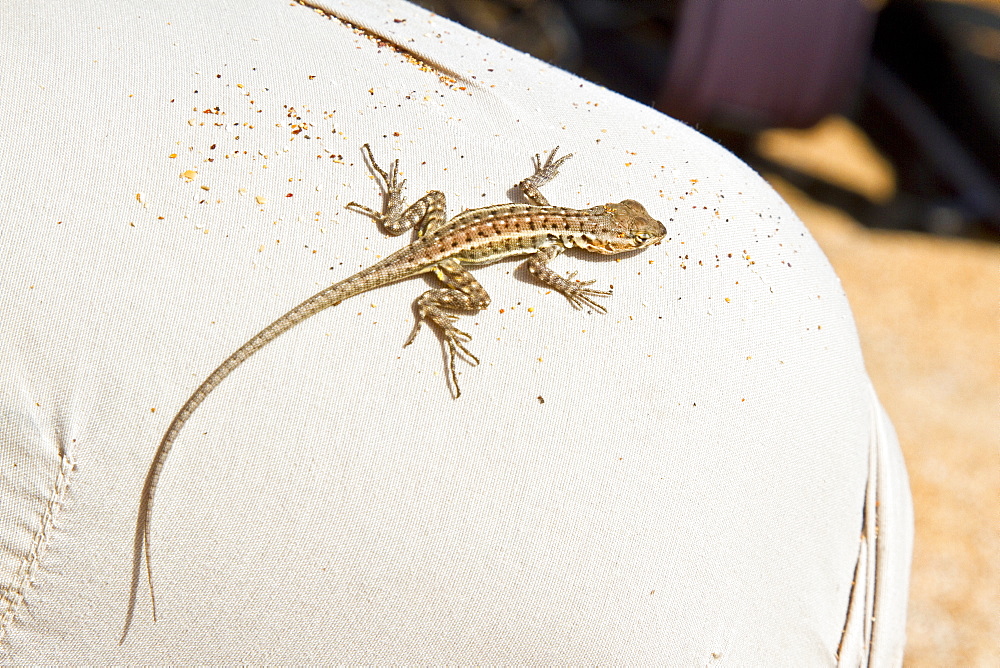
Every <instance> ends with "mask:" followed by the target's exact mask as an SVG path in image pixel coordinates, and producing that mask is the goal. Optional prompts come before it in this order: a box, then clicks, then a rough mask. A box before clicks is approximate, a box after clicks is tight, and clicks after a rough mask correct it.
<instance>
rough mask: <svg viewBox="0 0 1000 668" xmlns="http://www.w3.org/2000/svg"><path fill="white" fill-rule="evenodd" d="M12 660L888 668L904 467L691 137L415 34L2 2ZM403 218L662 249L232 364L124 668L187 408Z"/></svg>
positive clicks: (908, 538) (907, 528) (1, 397)
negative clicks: (152, 476)
mask: <svg viewBox="0 0 1000 668" xmlns="http://www.w3.org/2000/svg"><path fill="white" fill-rule="evenodd" d="M0 32H2V37H3V39H0V53H2V54H3V62H5V63H6V64H7V65H6V67H5V72H4V73H3V74H2V75H0V76H2V79H3V93H2V94H0V126H2V128H3V132H2V137H3V138H2V144H3V147H4V156H5V157H4V164H3V166H2V167H0V174H2V183H3V186H4V187H3V202H4V206H3V208H2V212H0V258H2V266H3V272H2V275H0V282H2V289H0V313H3V319H2V321H0V593H2V595H0V661H2V662H5V663H11V664H82V663H93V664H123V663H149V664H164V663H175V664H176V663H180V664H193V663H199V664H212V663H285V664H288V663H351V664H360V663H372V664H390V663H391V664H402V663H411V664H417V663H419V664H445V663H458V664H501V663H514V664H518V663H520V664H525V663H532V664H537V663H551V664H576V665H584V664H587V665H626V664H627V665H722V664H729V665H769V666H778V665H789V666H803V665H833V664H837V663H838V661H840V662H841V663H842V664H844V665H867V664H871V665H878V666H883V665H898V664H899V663H900V662H901V660H902V651H903V645H904V636H903V630H904V621H905V619H904V617H905V610H906V592H907V587H908V577H909V559H910V549H911V543H912V517H911V511H910V498H909V491H908V486H907V479H906V472H905V468H904V465H903V463H902V460H901V456H900V452H899V447H898V443H897V442H896V438H895V434H894V432H893V430H892V426H891V424H890V423H889V421H888V419H887V417H886V416H885V414H884V412H883V411H882V409H881V407H880V405H879V403H878V399H877V397H875V395H874V392H873V391H872V389H871V387H870V383H869V381H868V378H867V375H866V373H865V369H864V363H863V360H862V358H861V354H860V350H859V346H858V341H857V336H856V333H855V329H854V324H853V320H852V317H851V313H850V310H849V307H848V304H847V302H846V300H845V297H844V294H843V292H842V290H841V288H840V285H839V282H838V280H837V278H836V276H835V275H834V274H833V272H832V270H831V268H830V266H829V265H828V263H827V261H826V259H825V258H824V256H823V255H822V253H821V251H820V250H819V248H818V247H817V245H816V243H815V242H814V241H813V239H812V238H811V237H810V236H809V234H808V233H807V232H806V230H805V228H804V227H803V226H802V224H801V222H800V221H799V220H798V219H797V218H796V217H795V215H794V214H793V213H792V212H791V211H790V209H789V208H788V207H787V205H786V204H785V203H784V202H783V201H781V199H780V198H779V197H778V196H777V195H776V194H775V193H774V192H773V191H772V190H771V188H770V187H768V185H767V184H766V183H765V182H764V181H763V180H762V179H761V178H760V177H759V176H758V175H757V174H755V173H754V172H753V171H752V170H750V169H749V168H748V167H746V166H745V165H744V164H742V163H741V162H740V161H739V160H738V159H736V158H735V157H734V156H732V155H731V154H729V153H728V152H726V151H725V150H724V149H722V148H721V147H719V146H718V145H716V144H714V143H713V142H711V141H710V140H708V139H706V138H705V137H703V136H701V135H699V134H698V133H697V132H696V131H694V130H693V129H691V128H689V127H687V126H685V125H683V124H680V123H678V122H676V121H674V120H672V119H670V118H668V117H665V116H663V115H661V114H659V113H658V112H656V111H655V110H653V109H650V108H648V107H644V106H642V105H640V104H637V103H635V102H633V101H630V100H627V99H624V98H622V97H620V96H618V95H616V94H614V93H611V92H609V91H607V90H605V89H603V88H600V87H598V86H595V85H593V84H590V83H588V82H585V81H582V80H580V79H577V78H575V77H573V76H571V75H569V74H567V73H565V72H562V71H560V70H557V69H555V68H552V67H550V66H548V65H546V64H544V63H541V62H539V61H536V60H534V59H532V58H530V57H528V56H526V55H524V54H521V53H518V52H516V51H513V50H511V49H509V48H506V47H504V46H501V45H498V44H496V43H494V42H492V41H490V40H488V39H486V38H484V37H482V36H480V35H477V34H475V33H472V32H470V31H468V30H466V29H464V28H461V27H459V26H456V25H455V24H452V23H450V22H448V21H446V20H444V19H442V18H440V17H437V16H434V15H432V14H429V13H427V12H425V11H424V10H421V9H418V8H416V7H413V6H411V5H407V4H404V3H401V2H395V1H390V0H386V1H384V2H362V1H349V2H348V1H345V2H331V3H327V4H317V5H315V6H305V5H299V4H294V3H289V2H286V1H284V0H282V1H278V0H251V1H249V2H247V1H241V2H227V1H225V0H199V1H198V2H194V1H192V0H169V1H166V2H157V3H150V4H147V5H137V4H135V3H125V2H111V1H98V2H92V3H72V4H70V5H66V4H65V3H52V2H42V1H34V2H18V3H6V4H4V5H3V7H2V8H0ZM366 142H367V143H370V144H371V146H372V150H373V152H374V155H375V157H376V159H378V160H379V161H380V163H381V164H382V166H383V167H388V166H389V164H390V161H391V160H394V159H396V158H398V159H399V166H400V170H401V172H402V175H403V176H404V177H405V178H406V180H407V196H408V199H409V201H413V200H415V199H417V198H418V197H420V196H421V195H423V194H424V192H426V191H427V190H430V189H437V190H441V191H443V192H444V193H445V194H446V196H447V203H448V206H449V210H450V211H451V212H452V213H454V212H458V211H460V210H462V209H465V208H473V207H479V206H486V205H491V204H497V203H503V202H507V201H511V198H518V197H519V195H518V193H517V191H516V189H515V188H513V186H514V185H515V184H516V183H517V182H518V181H520V180H521V179H523V178H524V177H526V176H528V175H529V174H530V173H531V170H532V157H533V156H534V154H536V153H542V152H547V151H549V150H551V149H552V148H554V147H556V146H560V147H561V152H572V153H574V157H573V158H572V159H571V160H569V161H568V162H566V163H565V164H564V165H563V166H562V167H561V169H560V174H559V176H558V177H557V178H556V179H555V180H554V181H552V182H551V183H549V184H548V185H546V186H544V187H543V188H542V191H543V193H544V194H545V195H546V196H547V198H548V199H549V200H550V201H551V202H552V203H553V204H556V205H561V206H569V207H576V208H585V207H590V206H595V205H599V204H603V203H605V202H617V201H619V200H622V199H626V198H631V199H636V200H638V201H639V202H641V203H642V204H643V205H644V206H645V207H646V208H647V209H648V210H649V211H650V213H651V214H652V215H653V216H654V217H656V218H657V219H658V220H661V221H662V222H663V223H664V225H666V227H667V229H668V235H667V238H666V239H665V240H664V242H663V243H662V244H660V245H659V246H656V247H653V248H650V249H647V250H645V251H643V252H641V253H638V254H635V255H634V256H625V257H617V258H598V257H595V256H591V255H589V254H586V253H577V252H567V253H566V254H565V255H564V256H562V257H560V258H558V259H557V260H556V261H555V262H554V263H553V268H554V269H555V270H556V271H559V272H571V271H574V270H576V271H579V278H581V279H584V280H587V279H594V280H595V281H596V282H595V284H594V287H596V288H598V289H606V288H607V287H608V286H613V290H614V295H613V296H612V297H610V298H609V299H606V300H604V301H603V302H602V303H604V304H605V305H606V306H607V308H608V313H607V314H606V315H601V314H598V313H590V312H585V311H578V310H575V309H574V308H572V306H571V305H570V304H568V303H567V301H566V300H565V299H564V298H563V297H562V296H561V295H559V294H557V293H555V292H553V291H551V290H550V289H548V288H547V287H546V286H544V285H541V284H539V283H537V282H536V281H535V280H534V279H533V278H532V277H531V276H530V275H529V274H528V272H527V271H526V270H524V269H523V268H521V267H520V264H519V263H518V262H501V263H498V264H496V265H492V266H488V267H483V268H477V269H474V270H473V273H474V274H475V276H476V278H477V280H479V281H480V282H481V283H482V284H483V286H484V287H485V288H486V290H487V291H488V292H489V294H490V296H491V297H492V304H491V306H490V308H489V309H487V310H486V311H483V312H481V313H474V314H465V315H463V316H462V318H461V321H460V323H459V325H460V327H461V328H462V329H463V330H465V331H468V332H469V333H470V334H472V336H473V340H472V342H471V343H470V344H469V345H470V348H471V349H472V350H473V351H474V352H475V353H476V354H477V355H478V356H479V357H480V359H481V360H482V363H481V364H480V365H479V366H477V367H472V366H469V365H467V364H465V363H464V362H461V361H459V362H458V371H459V374H460V376H459V378H460V381H461V383H462V392H463V394H462V397H461V398H459V399H457V400H456V399H453V398H452V396H451V394H450V393H449V391H448V386H447V384H446V378H445V374H444V366H443V362H444V357H443V353H442V346H441V341H440V339H438V338H436V337H435V335H434V334H433V333H432V330H431V328H428V327H425V328H424V330H423V331H422V332H421V333H420V335H419V336H417V338H416V340H415V341H414V343H413V345H411V346H409V347H407V348H406V349H405V350H404V349H402V344H403V342H404V341H405V340H406V337H407V336H408V334H409V332H410V330H411V328H412V327H413V319H414V311H413V309H412V306H411V305H412V302H413V300H414V299H416V297H417V296H419V295H420V294H421V293H422V292H424V291H425V290H427V289H429V288H431V287H437V286H438V284H437V282H436V281H435V280H434V278H433V276H431V277H430V278H426V279H425V278H417V279H413V280H409V281H404V282H401V283H399V284H396V285H392V286H388V287H384V288H381V289H379V290H377V291H373V292H370V293H367V294H364V295H361V296H359V297H356V298H353V299H351V300H349V301H346V302H344V303H343V304H341V305H339V306H336V307H334V308H330V309H328V310H326V311H324V312H322V313H320V314H317V315H315V316H313V317H312V318H310V319H309V320H307V321H306V322H304V323H302V324H301V325H299V326H297V327H296V328H294V329H292V330H291V331H289V332H287V333H286V334H284V335H282V336H281V337H280V338H279V339H278V340H276V341H275V342H273V343H271V344H270V345H268V346H267V347H266V348H264V349H263V350H261V351H260V352H259V353H257V354H256V355H255V356H254V357H252V358H251V359H250V360H248V361H247V362H246V363H245V364H244V365H243V366H242V367H240V368H239V369H237V370H236V371H235V372H234V373H233V374H232V375H231V376H230V377H229V378H228V379H227V380H226V381H225V382H224V383H223V384H222V385H221V386H220V387H219V388H218V389H217V390H216V391H215V392H214V393H213V394H212V395H211V396H209V397H208V399H207V400H206V401H205V402H204V404H203V405H202V406H201V407H200V408H199V409H198V411H197V412H196V413H195V414H194V415H193V417H192V418H191V420H190V422H189V423H188V425H187V427H186V428H185V430H184V431H183V432H182V433H181V435H180V437H179V439H178V440H177V443H176V446H175V448H174V450H173V453H172V455H171V457H170V459H169V460H168V462H167V464H166V468H165V469H164V473H163V477H162V479H161V481H160V487H159V490H158V495H157V499H156V512H155V515H154V518H153V525H152V533H153V550H154V555H155V559H156V561H155V565H156V582H155V584H156V589H157V605H158V613H159V616H160V617H159V621H157V622H155V623H154V622H153V621H152V619H151V616H150V604H149V591H148V587H147V586H146V583H145V580H144V579H143V580H141V581H140V585H139V588H138V591H137V605H136V613H135V618H134V621H133V623H132V626H131V629H130V630H129V633H128V636H127V637H126V638H125V640H124V642H123V643H121V644H119V640H120V639H121V636H122V632H123V625H124V621H125V613H126V609H127V607H128V601H129V594H130V583H131V578H132V571H131V568H132V535H133V531H134V526H135V518H136V512H137V508H138V504H139V493H140V489H141V487H142V483H143V479H144V477H145V474H146V470H147V467H148V466H149V464H150V461H151V458H152V456H153V452H154V451H155V449H156V445H157V443H158V442H159V440H160V437H161V436H162V434H163V432H164V430H165V429H166V426H167V424H168V423H169V421H170V419H171V418H172V416H173V415H174V413H175V412H176V411H177V409H178V408H179V407H180V405H181V404H182V403H183V402H184V400H185V399H186V398H187V397H188V395H189V394H190V393H191V391H192V390H193V389H194V388H195V387H196V386H197V385H198V383H199V382H201V380H202V379H204V377H205V376H206V375H207V374H208V373H209V372H211V371H212V369H214V368H215V367H216V365H218V364H219V363H220V362H221V361H222V360H223V359H224V358H225V357H226V356H227V355H228V354H229V353H231V352H232V351H233V350H234V349H235V348H236V347H237V346H239V345H240V344H241V343H242V342H243V341H245V340H246V339H247V338H249V337H250V336H251V335H253V334H254V333H256V332H257V331H259V330H260V329H262V328H263V327H264V326H266V325H267V324H268V323H270V322H271V321H272V320H274V319H275V318H277V317H278V316H280V315H281V314H283V313H284V312H285V311H287V310H288V309H289V308H291V307H292V306H294V305H295V304H297V303H299V302H300V301H302V300H303V299H305V298H307V297H309V296H310V295H312V294H314V293H315V292H317V291H318V290H320V289H322V288H323V287H326V286H327V285H329V284H331V283H333V282H336V281H338V280H341V279H343V278H345V277H347V276H349V275H351V274H353V273H354V272H356V271H358V270H360V269H362V268H364V267H366V266H369V265H370V264H372V263H374V262H375V261H376V260H377V259H379V258H381V257H385V256H386V255H388V254H389V253H391V252H393V251H395V250H396V249H398V248H400V247H401V246H403V245H404V244H406V243H408V242H409V238H408V237H405V236H404V237H398V238H397V237H390V236H387V235H386V234H384V233H383V232H382V231H380V230H379V229H378V228H377V226H376V225H375V224H374V223H373V222H372V221H371V220H369V219H368V218H366V217H364V216H362V215H359V214H358V213H356V212H352V211H348V210H345V209H344V205H345V204H347V203H348V202H350V201H352V200H353V201H357V202H360V203H362V204H364V205H366V206H369V207H373V208H380V207H381V204H382V191H381V190H380V186H379V182H378V181H377V180H375V179H373V174H372V172H371V170H370V169H369V167H368V166H367V164H366V162H365V160H364V159H363V155H362V153H361V149H360V147H361V145H362V144H363V143H366Z"/></svg>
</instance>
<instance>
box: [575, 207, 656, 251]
mask: <svg viewBox="0 0 1000 668" xmlns="http://www.w3.org/2000/svg"><path fill="white" fill-rule="evenodd" d="M603 208H604V211H605V213H606V214H607V215H608V223H607V224H606V225H602V226H601V229H599V230H597V232H596V233H594V234H588V235H586V239H585V244H586V245H585V246H584V248H586V249H587V250H588V251H591V252H592V253H603V254H605V255H614V254H615V253H626V252H628V251H633V250H638V249H640V248H645V247H646V246H650V245H652V244H657V243H660V241H662V240H663V237H665V236H667V228H665V227H664V226H663V223H661V222H660V221H658V220H656V219H655V218H653V217H652V216H650V215H649V212H648V211H646V208H645V207H644V206H643V205H641V204H639V203H638V202H636V201H635V200H634V199H626V200H622V201H621V202H618V203H616V204H612V203H608V204H605V205H604V207H603Z"/></svg>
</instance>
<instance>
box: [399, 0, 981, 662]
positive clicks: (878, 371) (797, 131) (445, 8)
mask: <svg viewBox="0 0 1000 668" xmlns="http://www.w3.org/2000/svg"><path fill="white" fill-rule="evenodd" d="M417 4H419V5H422V6H424V7H426V8H427V9H430V10H431V11H433V12H435V13H438V14H440V15H442V16H446V17H448V18H451V19H453V20H455V21H457V22H459V23H462V24H464V25H466V26H468V27H469V28H472V29H473V30H476V31H478V32H480V33H483V34H485V35H488V36H490V37H492V38H494V39H496V40H498V41H501V42H504V43H507V44H509V45H510V46H513V47H514V48H517V49H519V50H521V51H526V52H528V53H531V54H533V55H535V56H536V57H538V58H540V59H542V60H545V61H547V62H550V63H552V64H554V65H556V66H558V67H561V68H563V69H566V70H569V71H571V72H574V73H576V74H578V75H580V76H582V77H584V78H586V79H589V80H591V81H594V82H597V83H599V84H601V85H603V86H606V87H607V88H610V89H612V90H615V91H618V92H619V93H622V94H623V95H626V96H628V97H631V98H633V99H635V100H637V101H639V102H642V103H644V104H648V105H650V106H653V107H655V108H657V109H659V110H661V111H663V112H664V113H667V114H669V115H671V116H674V117H676V118H679V119H681V120H683V121H685V122H687V123H689V124H691V125H692V126H694V127H696V128H697V129H698V130H700V131H701V132H703V133H705V134H707V135H709V136H710V137H712V138H714V139H716V140H717V141H718V142H720V143H722V144H723V145H725V146H726V147H728V148H729V149H730V150H732V151H733V152H734V153H736V154H737V155H739V156H740V157H741V158H742V159H743V160H745V161H746V162H747V163H749V164H750V165H751V166H753V167H754V168H756V169H757V170H758V171H760V172H761V173H762V174H763V175H764V176H765V177H766V178H767V179H768V180H769V181H770V182H771V184H772V185H773V186H774V187H775V188H776V189H777V190H778V192H779V193H781V195H782V196H783V197H784V198H785V199H786V200H787V201H788V203H789V204H790V205H791V206H792V207H793V208H794V209H795V210H796V212H797V213H798V215H799V217H800V218H801V219H802V220H803V221H804V222H805V224H806V225H807V226H808V227H809V229H810V231H811V232H812V234H813V236H814V237H816V239H817V240H818V242H819V243H820V245H821V246H822V247H823V250H824V251H825V252H826V254H827V256H828V257H829V258H830V261H831V263H832V264H833V266H834V268H835V269H836V270H837V273H838V274H839V276H840V278H841V280H842V281H843V285H844V289H845V291H846V292H847V296H848V298H849V299H850V302H851V305H852V308H853V310H854V315H855V319H856V320H857V324H858V330H859V334H860V337H861V345H862V348H863V349H864V354H865V360H866V364H867V366H868V371H869V374H870V375H871V377H872V381H873V382H874V384H875V387H876V389H877V390H878V392H879V396H880V397H881V399H882V402H883V403H884V404H885V407H886V410H887V411H888V412H889V415H890V416H891V417H892V419H893V422H894V424H895V426H896V430H897V432H898V434H899V440H900V443H901V445H902V448H903V453H904V455H905V457H906V461H907V467H908V469H909V474H910V483H911V486H912V490H913V497H914V511H915V521H916V538H915V545H914V555H913V573H912V580H911V591H910V606H909V617H908V623H907V629H908V644H907V654H906V665H907V666H912V667H923V666H1000V650H998V647H1000V447H998V446H1000V377H998V376H1000V318H998V315H1000V313H998V304H1000V301H998V298H1000V245H998V242H1000V0H976V1H971V0H961V1H958V0H948V1H945V0H933V1H931V0H896V1H889V2H885V1H882V2H879V1H877V0H869V1H867V2H866V1H863V0H755V1H754V2H746V1H745V0H687V1H685V0H417Z"/></svg>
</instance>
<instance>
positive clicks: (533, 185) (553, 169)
mask: <svg viewBox="0 0 1000 668" xmlns="http://www.w3.org/2000/svg"><path fill="white" fill-rule="evenodd" d="M558 150H559V147H558V146H556V147H555V148H554V149H552V152H551V153H549V156H548V157H547V158H546V159H545V162H544V163H543V162H542V156H540V155H539V154H537V153H536V154H535V173H534V174H532V175H531V176H529V177H528V178H526V179H524V180H523V181H521V182H520V183H518V184H517V187H518V188H520V189H521V192H522V193H524V196H525V197H527V198H528V201H529V202H531V203H532V204H534V205H536V206H550V205H549V200H547V199H545V195H543V194H542V193H541V191H540V190H539V188H541V187H542V186H544V185H545V184H546V183H548V182H549V181H551V180H552V179H554V178H555V177H556V176H558V175H559V167H560V166H561V165H562V164H563V163H564V162H566V161H567V160H569V159H570V158H572V157H573V154H572V153H567V154H566V155H564V156H563V157H561V158H559V159H558V160H557V159H556V151H558Z"/></svg>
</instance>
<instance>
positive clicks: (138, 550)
mask: <svg viewBox="0 0 1000 668" xmlns="http://www.w3.org/2000/svg"><path fill="white" fill-rule="evenodd" d="M409 250H410V249H409V248H408V247H407V248H403V249H401V251H398V252H397V253H394V254H393V255H390V256H389V257H387V258H385V259H383V260H382V261H380V262H378V263H376V264H374V265H372V266H371V267H369V268H368V269H365V270H363V271H361V272H359V273H357V274H355V275H354V276H351V277H350V278H347V279H345V280H343V281H340V282H339V283H335V284H334V285H331V286H329V287H328V288H325V289H323V290H322V291H320V292H318V293H316V294H315V295H313V296H312V297H310V298H309V299H307V300H305V301H304V302H302V303H301V304H299V305H298V306H296V307H295V308H293V309H292V310H290V311H288V312H287V313H285V314H284V315H283V316H281V317H280V318H278V319H277V320H275V321H274V322H272V323H271V324H270V325H268V326H267V327H265V328H264V329H262V330H261V331H259V332H257V333H256V334H254V335H253V336H252V337H251V338H250V339H249V340H248V341H247V342H246V343H244V344H243V345H242V346H240V347H239V348H237V349H236V351H235V352H234V353H233V354H231V355H230V356H229V357H227V358H226V360H225V361H224V362H223V363H222V364H220V365H219V366H218V367H216V369H215V370H214V371H213V372H212V373H210V374H209V375H208V377H207V378H206V379H205V380H204V381H202V383H201V385H199V386H198V389H196V390H195V391H194V392H193V393H192V394H191V396H190V397H188V400H187V401H185V402H184V405H183V406H181V409H180V410H179V411H177V415H175V416H174V419H173V420H171V422H170V426H169V427H167V431H166V433H164V434H163V438H162V439H160V445H159V446H158V447H157V448H156V454H155V455H154V456H153V463H152V464H151V465H150V467H149V471H148V472H147V473H146V481H145V483H143V486H142V498H141V501H140V502H139V513H138V517H137V518H136V524H135V538H134V542H133V558H132V585H131V593H130V596H129V604H128V612H127V613H126V617H125V628H124V630H123V631H122V635H121V639H120V640H119V644H121V643H123V642H125V637H126V636H127V635H128V630H129V627H130V626H131V624H132V617H133V615H134V613H135V604H136V597H137V591H138V587H139V573H140V572H141V566H142V559H143V557H145V559H146V579H147V581H148V583H149V597H150V600H151V601H152V608H153V621H156V595H155V593H154V592H153V566H152V563H151V560H150V524H151V521H152V517H153V498H154V496H155V493H156V485H157V483H158V482H159V480H160V474H161V473H162V471H163V466H164V464H165V463H166V461H167V456H168V455H169V454H170V450H171V448H173V445H174V441H176V440H177V435H178V434H180V432H181V429H183V428H184V425H185V423H187V421H188V419H189V418H190V417H191V415H192V414H193V413H194V412H195V410H196V409H197V408H198V406H199V405H201V402H202V401H204V400H205V398H206V397H207V396H208V395H209V394H211V393H212V390H214V389H215V388H216V387H218V386H219V384H220V383H221V382H222V381H223V380H225V379H226V376H228V375H229V374H230V373H232V372H233V370H234V369H236V367H238V366H239V365H240V364H242V363H243V362H245V361H246V360H247V359H248V358H249V357H250V356H251V355H253V354H254V353H255V352H257V351H258V350H260V349H261V348H263V347H264V346H265V345H267V344H268V343H270V342H271V341H273V340H275V339H276V338H278V337H279V336H281V335H282V334H283V333H285V332H286V331H288V330H289V329H291V328H292V327H294V326H295V325H297V324H299V323H300V322H302V321H303V320H306V319H307V318H309V317H310V316H313V315H315V314H316V313H318V312H320V311H322V310H323V309H326V308H329V307H331V306H336V305H337V304H339V303H340V302H342V301H344V300H345V299H347V298H349V297H353V296H355V295H358V294H360V293H362V292H367V291H368V290H372V289H374V288H376V287H380V286H382V285H386V284H388V283H394V282H396V281H399V280H402V279H404V278H409V277H410V276H413V275H415V274H418V273H422V272H423V271H428V270H429V267H421V266H415V265H414V263H412V262H407V261H406V260H407V258H405V257H401V256H403V255H404V254H405V253H406V252H408V251H409Z"/></svg>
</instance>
